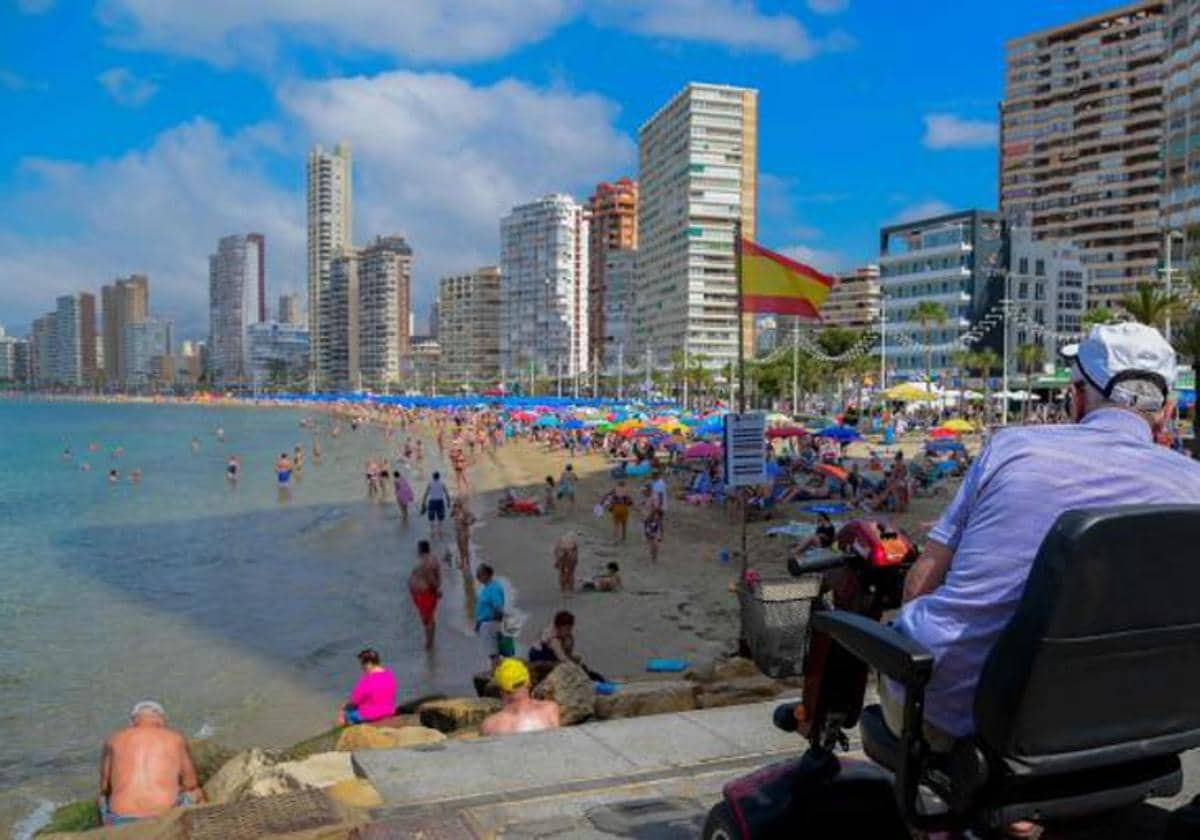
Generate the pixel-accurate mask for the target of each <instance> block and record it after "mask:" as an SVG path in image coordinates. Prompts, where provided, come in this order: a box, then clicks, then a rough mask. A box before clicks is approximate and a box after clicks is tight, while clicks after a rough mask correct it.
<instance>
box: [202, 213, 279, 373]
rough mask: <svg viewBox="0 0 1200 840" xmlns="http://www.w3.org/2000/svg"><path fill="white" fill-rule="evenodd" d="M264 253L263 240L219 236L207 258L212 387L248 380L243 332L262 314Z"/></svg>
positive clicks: (247, 348) (257, 236) (247, 351)
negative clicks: (214, 384) (213, 385)
mask: <svg viewBox="0 0 1200 840" xmlns="http://www.w3.org/2000/svg"><path fill="white" fill-rule="evenodd" d="M264 247H265V241H264V240H263V237H262V235H261V234H257V233H251V234H247V235H241V234H234V235H232V236H223V237H221V239H220V241H219V242H218V243H217V252H216V253H215V254H213V255H212V256H210V257H209V258H208V346H209V348H210V354H209V361H210V364H211V365H212V374H213V380H214V381H215V382H218V383H222V384H225V383H236V382H246V381H248V379H249V370H250V345H249V342H248V340H247V338H246V331H247V330H248V329H249V328H250V325H251V324H256V323H259V322H260V321H261V316H262V314H263V312H264V310H265V308H266V307H265V303H264V301H263V298H262V295H263V289H264V282H263V276H264V273H265V272H264V265H265V256H264V254H263V250H264Z"/></svg>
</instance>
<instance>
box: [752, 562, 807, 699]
mask: <svg viewBox="0 0 1200 840" xmlns="http://www.w3.org/2000/svg"><path fill="white" fill-rule="evenodd" d="M820 594H821V575H818V574H814V575H805V576H804V577H801V578H794V577H786V578H764V579H762V580H760V581H759V582H758V583H757V584H755V585H753V586H750V585H747V584H746V583H745V582H742V583H739V584H738V587H737V595H738V602H739V605H740V607H741V623H742V640H743V641H744V642H745V643H746V646H747V648H749V651H750V658H751V659H753V660H754V664H755V665H757V666H758V667H759V669H760V670H761V671H762V672H763V673H764V674H766V675H767V676H770V677H774V678H776V679H779V678H782V677H790V676H794V675H797V674H801V673H803V670H804V654H805V652H806V651H807V650H808V619H809V616H810V615H811V614H812V605H813V601H815V600H816V599H817V598H818V597H820Z"/></svg>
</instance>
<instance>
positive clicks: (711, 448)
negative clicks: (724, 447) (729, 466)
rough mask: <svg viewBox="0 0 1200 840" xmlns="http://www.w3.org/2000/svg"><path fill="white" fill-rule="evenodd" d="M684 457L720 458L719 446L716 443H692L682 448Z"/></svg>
mask: <svg viewBox="0 0 1200 840" xmlns="http://www.w3.org/2000/svg"><path fill="white" fill-rule="evenodd" d="M683 457H684V458H720V457H721V447H720V445H719V444H716V443H693V444H692V445H691V446H689V447H688V448H687V449H685V450H683Z"/></svg>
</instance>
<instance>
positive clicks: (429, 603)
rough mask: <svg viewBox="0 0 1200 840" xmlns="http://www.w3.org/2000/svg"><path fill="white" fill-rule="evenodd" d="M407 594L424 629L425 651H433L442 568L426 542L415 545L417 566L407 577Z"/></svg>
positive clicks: (422, 541)
mask: <svg viewBox="0 0 1200 840" xmlns="http://www.w3.org/2000/svg"><path fill="white" fill-rule="evenodd" d="M408 594H409V595H410V596H411V597H412V602H413V605H414V606H415V607H416V608H417V614H418V615H420V617H421V625H422V626H423V627H424V628H425V650H433V637H434V633H435V632H436V630H437V622H436V619H437V607H438V601H439V600H441V597H442V568H441V566H439V565H438V561H437V558H435V557H434V556H433V548H432V547H431V546H430V545H429V541H428V540H421V541H420V542H418V543H417V565H416V567H415V568H414V569H413V570H412V573H411V574H409V576H408Z"/></svg>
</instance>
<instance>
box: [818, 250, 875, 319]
mask: <svg viewBox="0 0 1200 840" xmlns="http://www.w3.org/2000/svg"><path fill="white" fill-rule="evenodd" d="M882 299H883V293H882V291H880V286H879V266H877V265H865V266H863V267H861V268H856V269H855V270H854V271H847V272H843V273H841V274H838V275H837V284H836V285H835V286H834V287H833V288H832V289H831V290H830V292H829V297H828V298H826V299H825V303H824V305H823V306H822V307H821V324H822V325H823V326H829V327H851V328H853V329H865V328H867V327H872V326H876V325H878V324H879V306H880V301H881V300H882Z"/></svg>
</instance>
